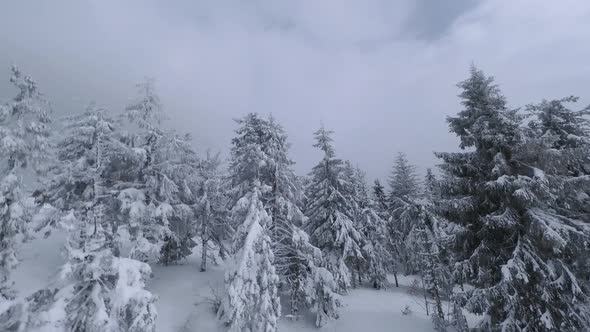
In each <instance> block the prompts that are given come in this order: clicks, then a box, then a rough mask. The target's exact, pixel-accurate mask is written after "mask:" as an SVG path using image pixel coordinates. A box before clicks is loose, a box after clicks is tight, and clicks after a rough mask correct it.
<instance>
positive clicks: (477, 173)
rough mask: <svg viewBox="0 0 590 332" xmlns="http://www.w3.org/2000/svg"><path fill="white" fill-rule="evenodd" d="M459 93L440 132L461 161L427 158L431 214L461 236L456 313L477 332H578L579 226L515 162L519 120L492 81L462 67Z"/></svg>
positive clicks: (582, 301) (583, 318)
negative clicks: (435, 165) (435, 210)
mask: <svg viewBox="0 0 590 332" xmlns="http://www.w3.org/2000/svg"><path fill="white" fill-rule="evenodd" d="M459 87H460V88H461V94H460V97H461V100H462V105H463V107H464V109H463V110H462V111H460V112H459V114H458V115H457V116H455V117H449V118H448V122H449V127H450V130H451V131H452V132H453V133H455V134H457V135H458V136H459V138H460V141H461V143H460V147H461V148H462V149H469V151H467V152H459V153H437V155H438V157H440V158H441V159H442V160H443V162H444V163H443V165H442V166H441V170H442V171H443V172H444V173H445V177H444V179H443V181H442V187H441V189H442V190H441V191H442V195H443V199H442V200H441V201H440V203H439V208H440V210H441V212H442V215H443V216H445V217H446V218H447V219H448V220H449V221H450V222H453V223H456V224H458V225H461V226H464V227H463V230H462V232H461V233H460V234H458V235H457V241H456V242H455V243H456V245H457V246H456V247H455V250H454V251H455V255H456V256H455V259H456V260H457V263H456V266H455V274H456V278H457V280H458V281H459V282H461V283H465V284H469V285H471V286H472V287H473V289H472V290H469V291H467V292H466V296H465V307H466V308H467V309H468V310H469V311H471V312H474V313H477V314H482V315H484V319H483V320H482V321H481V323H480V328H482V329H483V330H499V329H502V330H503V331H555V330H562V331H572V330H584V329H588V327H589V326H590V325H589V323H590V316H589V314H588V310H587V308H588V305H587V298H588V293H587V289H588V287H587V284H586V281H585V280H587V278H580V276H581V275H582V273H586V272H582V271H581V269H580V267H579V265H578V264H579V259H578V258H579V257H587V256H588V255H587V250H588V249H587V245H586V244H585V242H586V241H587V240H586V239H587V236H588V232H587V229H586V226H585V225H584V224H583V223H581V222H579V221H577V220H574V219H570V218H567V217H565V216H563V215H560V214H559V212H558V211H557V210H555V209H553V208H552V207H551V205H552V201H553V199H552V195H551V190H550V189H548V188H547V185H548V183H550V181H549V180H548V177H547V176H546V174H544V173H543V172H542V171H541V170H540V169H539V168H535V167H531V165H530V164H529V163H527V160H526V159H527V158H525V156H526V155H524V154H521V153H519V151H520V150H521V146H522V144H523V135H522V133H521V129H520V128H519V125H520V117H519V116H518V115H517V113H516V111H513V110H510V109H508V107H507V106H506V99H505V98H504V96H503V95H502V94H501V92H500V90H499V88H498V87H497V86H496V85H495V84H494V81H493V78H491V77H487V76H485V75H484V74H483V72H482V71H480V70H478V69H477V68H475V67H472V68H471V71H470V77H469V78H468V79H467V80H465V81H463V82H461V83H459ZM582 270H583V269H582Z"/></svg>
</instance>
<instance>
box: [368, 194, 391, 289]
mask: <svg viewBox="0 0 590 332" xmlns="http://www.w3.org/2000/svg"><path fill="white" fill-rule="evenodd" d="M361 216H362V217H363V218H364V219H362V220H360V222H361V223H362V231H363V233H364V236H365V239H366V244H365V245H364V246H363V254H364V256H365V257H366V260H367V271H366V275H367V278H368V279H369V282H370V283H371V286H372V287H373V288H376V289H383V288H385V287H386V286H387V271H388V268H389V264H390V262H391V260H392V257H391V253H390V252H389V250H387V225H386V222H385V220H383V219H382V218H381V217H380V216H379V215H378V214H377V212H375V210H374V209H373V208H372V207H371V205H369V206H367V207H365V208H363V210H362V211H361ZM394 276H395V280H396V286H398V284H397V274H396V273H394Z"/></svg>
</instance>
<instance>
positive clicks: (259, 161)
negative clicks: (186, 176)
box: [218, 114, 281, 331]
mask: <svg viewBox="0 0 590 332" xmlns="http://www.w3.org/2000/svg"><path fill="white" fill-rule="evenodd" d="M237 122H238V125H239V127H238V129H237V130H236V134H237V137H235V138H234V139H233V140H232V149H231V162H230V170H229V176H230V182H231V185H232V190H231V199H232V203H233V207H232V210H231V219H232V225H235V227H236V233H235V234H234V237H233V241H232V242H233V245H232V252H233V253H234V254H235V257H234V260H235V264H234V266H233V267H232V268H231V269H230V270H229V271H228V272H227V273H226V278H225V286H226V291H227V294H226V296H225V297H224V300H223V301H222V305H221V307H220V308H219V311H218V316H219V317H220V318H221V319H222V320H223V321H224V322H225V323H226V324H227V325H228V326H229V330H230V331H244V330H246V331H248V330H251V331H276V329H277V320H278V318H279V316H280V310H281V309H280V308H281V306H280V300H279V295H278V290H277V286H278V282H279V276H278V275H277V272H276V268H275V266H274V261H275V255H274V251H273V247H272V240H271V237H270V234H271V232H270V229H271V223H272V218H271V217H270V216H269V214H268V212H267V210H266V209H265V208H264V203H263V196H264V194H263V193H267V192H269V191H270V190H271V186H269V185H268V184H267V183H265V181H268V179H269V174H271V171H270V169H269V167H268V166H269V165H273V161H272V159H271V158H270V157H269V155H268V153H267V152H268V150H266V149H264V148H263V147H264V145H263V143H264V142H266V139H268V138H269V135H268V134H269V124H268V122H267V121H265V120H264V119H261V118H260V117H259V116H258V115H257V114H248V115H247V116H246V117H245V118H243V119H240V120H237Z"/></svg>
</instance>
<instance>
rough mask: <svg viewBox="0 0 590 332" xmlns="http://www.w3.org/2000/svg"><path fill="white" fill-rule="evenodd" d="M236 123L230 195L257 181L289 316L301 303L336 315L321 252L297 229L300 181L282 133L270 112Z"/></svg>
mask: <svg viewBox="0 0 590 332" xmlns="http://www.w3.org/2000/svg"><path fill="white" fill-rule="evenodd" d="M238 124H239V127H238V130H237V131H236V133H237V137H236V138H234V139H233V140H232V161H231V164H230V172H229V173H230V180H231V187H232V189H231V194H232V195H231V196H232V199H233V200H234V202H235V201H236V199H239V198H240V197H244V195H246V196H248V195H251V191H252V183H260V185H259V186H260V188H262V190H261V194H260V197H261V201H262V206H263V207H264V210H265V211H266V213H267V214H268V215H269V217H270V223H268V224H267V225H265V230H266V231H267V232H268V236H269V238H270V241H271V250H272V252H273V254H274V262H273V265H274V266H275V268H276V272H277V275H278V276H279V278H280V281H281V289H282V290H283V291H284V292H285V293H288V295H289V298H290V311H291V314H290V316H291V317H292V318H294V319H297V317H298V314H299V310H300V309H301V308H302V307H307V308H310V309H311V310H314V311H315V312H316V313H317V315H318V317H320V318H318V320H317V323H318V324H323V323H324V322H325V319H326V318H329V317H336V316H337V307H338V306H339V302H338V301H336V300H335V299H336V295H335V294H334V290H335V288H333V286H334V283H333V281H331V280H333V278H332V277H331V276H330V275H329V272H327V270H325V269H323V268H321V267H320V266H321V265H322V264H323V263H322V256H321V254H320V255H319V256H318V255H317V253H321V252H320V251H319V250H317V248H315V247H314V246H312V245H311V244H310V243H309V238H308V236H303V235H302V234H305V232H303V231H302V230H301V229H300V226H301V225H302V224H303V223H304V220H305V217H304V215H303V213H302V212H301V211H300V209H299V203H300V201H301V197H302V193H301V185H300V184H299V179H298V178H297V177H296V176H295V174H294V172H293V169H292V165H293V162H292V161H291V160H290V158H289V157H288V148H289V145H288V143H287V135H286V134H285V132H284V130H283V128H282V127H281V126H280V125H279V124H278V123H277V122H276V121H275V120H274V119H273V118H272V117H270V118H269V119H264V118H261V117H260V116H259V115H257V114H248V115H246V116H245V117H244V118H242V119H239V120H238ZM240 220H243V219H240V218H238V219H235V218H234V225H237V227H239V225H240V222H241V221H240ZM236 221H237V223H236ZM314 248H315V250H314ZM311 252H314V253H315V255H311V254H310V253H311Z"/></svg>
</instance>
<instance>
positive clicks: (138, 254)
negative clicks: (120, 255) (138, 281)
mask: <svg viewBox="0 0 590 332" xmlns="http://www.w3.org/2000/svg"><path fill="white" fill-rule="evenodd" d="M137 87H138V96H137V97H136V98H135V100H134V101H133V102H132V103H130V104H129V105H127V107H126V108H125V111H124V116H125V118H126V119H127V120H128V122H129V125H128V131H129V132H128V144H129V145H130V146H131V148H133V149H134V150H135V151H136V152H137V153H138V154H141V155H142V158H143V163H142V164H141V165H140V166H139V167H138V168H137V169H136V170H135V174H134V179H133V181H134V182H135V184H132V185H130V188H128V189H127V190H126V191H125V192H124V193H123V195H122V196H121V197H120V199H121V202H122V204H123V206H124V207H125V208H126V211H127V213H131V212H132V210H131V209H134V210H135V211H136V212H135V213H134V214H133V215H129V220H130V221H131V223H130V224H129V232H130V234H131V240H132V241H133V242H134V245H133V247H132V248H131V257H133V258H137V259H140V260H142V261H146V262H147V261H156V260H159V261H160V262H162V263H164V264H166V265H168V264H171V263H174V262H177V261H179V260H180V259H182V258H184V257H186V256H187V255H189V254H190V253H191V249H192V247H193V246H194V245H195V243H194V242H193V241H192V229H193V220H194V219H195V212H196V211H195V209H196V206H197V205H198V204H197V200H198V198H197V197H196V194H197V193H196V190H197V188H196V183H198V176H199V174H198V165H199V161H198V158H197V156H196V154H195V153H194V151H193V149H192V147H191V146H190V137H189V136H188V135H185V136H180V135H177V134H175V133H174V132H170V131H165V130H163V129H162V128H161V124H162V121H163V120H164V119H165V118H166V116H165V112H164V108H163V106H162V104H161V102H160V98H159V97H158V94H157V92H156V89H155V87H154V81H153V80H151V79H146V81H145V82H143V83H140V84H138V85H137Z"/></svg>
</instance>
